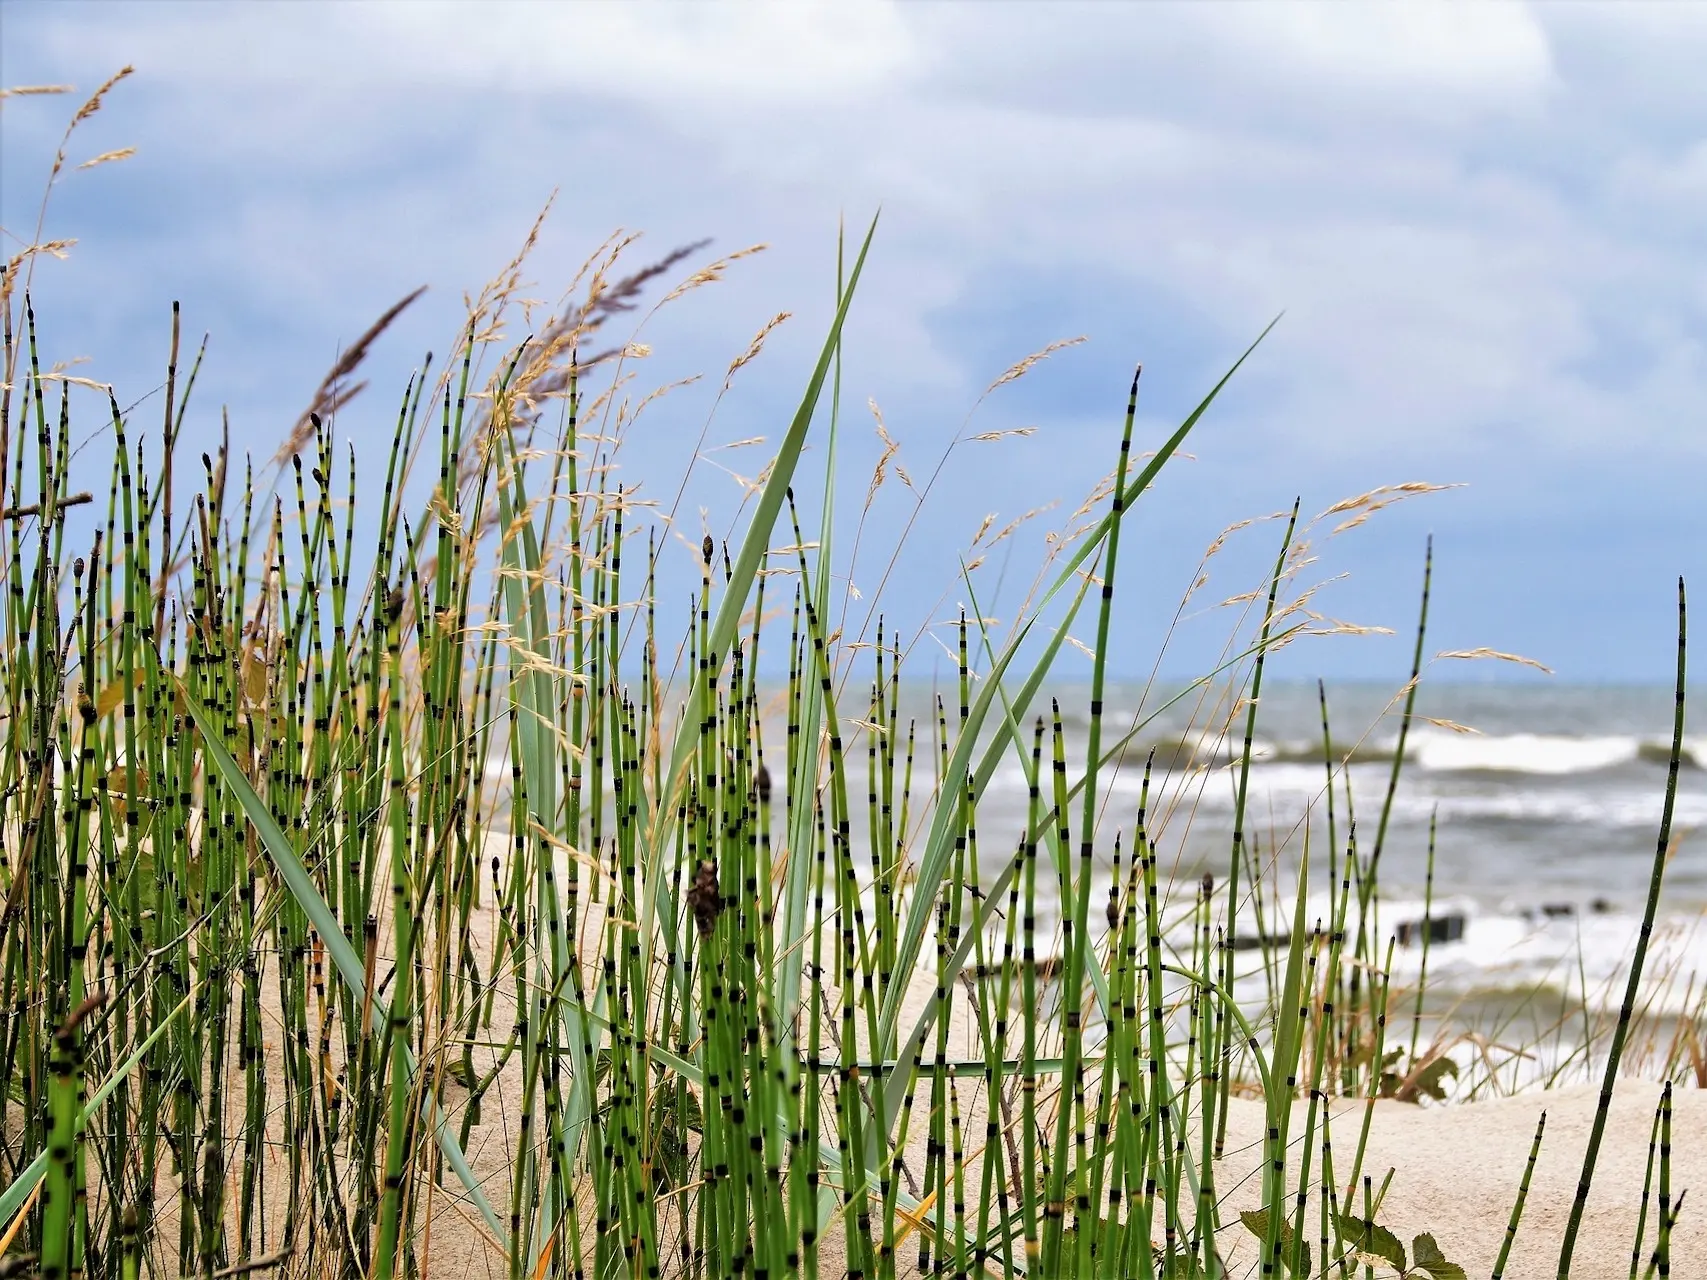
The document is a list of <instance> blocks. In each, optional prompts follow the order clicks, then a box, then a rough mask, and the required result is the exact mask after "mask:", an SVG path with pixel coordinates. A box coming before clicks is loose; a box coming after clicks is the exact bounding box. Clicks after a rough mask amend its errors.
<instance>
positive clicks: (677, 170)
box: [6, 3, 1707, 454]
mask: <svg viewBox="0 0 1707 1280" xmlns="http://www.w3.org/2000/svg"><path fill="white" fill-rule="evenodd" d="M1677 9H1678V7H1677V6H1663V7H1657V8H1655V7H1643V6H1613V7H1595V6H1562V7H1554V8H1546V7H1537V6H1523V5H1516V4H1477V5H1464V4H1454V3H1437V4H1404V5H1361V6H1354V5H1343V4H1332V5H1234V6H1204V5H1184V6H1162V5H1145V6H1109V5H1090V6H1081V5H1053V6H1042V5H1033V6H1020V5H1004V6H995V7H992V6H977V7H974V6H955V5H946V6H904V5H896V4H873V5H859V6H829V5H769V4H752V5H728V6H716V7H714V8H710V9H707V8H706V7H704V6H688V5H647V6H626V5H576V6H548V5H496V4H494V5H482V6H478V7H463V6H456V5H446V4H430V5H422V4H410V5H401V4H394V5H381V4H364V5H346V6H326V5H317V6H302V7H285V6H278V7H267V8H261V7H258V6H223V7H220V8H217V9H215V8H209V7H203V6H177V7H167V8H163V9H162V8H154V7H137V8H127V9H124V10H115V9H111V8H102V9H100V10H99V11H98V12H99V14H100V16H101V18H102V21H101V22H99V23H96V22H94V21H92V17H93V15H94V14H95V13H96V12H97V11H96V10H91V9H77V8H70V9H69V10H67V12H68V13H69V14H70V16H67V17H63V18H59V17H53V16H47V15H44V14H43V13H42V12H41V11H37V12H36V13H35V14H33V15H32V21H34V22H35V23H36V25H37V27H38V28H39V31H40V34H41V36H42V39H41V41H40V42H39V47H40V48H43V49H46V50H48V51H50V53H52V52H53V51H55V50H57V54H56V56H57V57H59V58H61V59H69V60H71V61H72V62H75V63H76V64H77V65H79V66H82V67H84V68H86V69H87V71H88V74H89V75H91V76H93V75H98V74H99V73H100V71H102V70H104V69H105V68H106V66H107V64H109V63H112V62H116V61H118V60H121V59H131V60H135V61H137V62H138V63H139V65H140V66H141V69H142V77H141V79H142V81H143V87H144V88H147V87H148V86H153V88H152V90H151V93H150V95H149V96H146V97H145V99H144V106H143V108H142V112H141V118H142V119H143V120H144V122H145V123H146V125H147V128H148V130H149V131H150V133H151V135H152V136H151V137H150V138H149V139H148V148H151V149H152V150H153V151H155V152H158V151H160V150H161V149H165V150H166V151H167V152H168V154H167V155H166V156H165V157H163V158H162V160H161V163H162V164H164V165H169V166H177V165H182V164H202V165H204V166H205V172H207V173H214V172H219V173H220V178H219V179H218V180H213V179H210V183H209V187H208V190H207V193H204V199H206V200H207V204H208V210H207V211H205V212H207V214H208V220H207V221H205V222H201V223H197V222H195V221H193V220H188V221H184V222H182V223H180V224H179V225H178V226H177V228H176V229H175V230H174V231H172V232H169V233H167V234H168V235H171V236H176V237H178V238H179V240H180V241H181V243H182V245H183V247H184V251H185V252H189V251H190V250H191V249H192V248H193V249H194V251H195V252H196V253H197V254H198V255H199V256H200V257H202V258H203V259H204V260H208V261H214V262H217V263H219V265H220V270H221V271H223V272H225V273H227V274H228V275H229V277H230V278H231V279H232V280H233V281H242V282H243V287H244V288H245V289H246V290H247V291H248V293H249V294H250V296H252V297H254V298H257V299H262V300H266V301H267V302H269V303H270V304H272V305H275V306H277V307H280V308H288V307H300V306H304V305H317V304H329V303H331V302H333V301H335V300H337V299H338V298H339V297H341V296H342V297H347V296H348V295H349V294H350V293H351V292H352V289H353V286H355V285H358V284H361V285H364V286H365V289H366V297H367V301H364V303H363V304H362V307H361V308H360V310H361V311H362V312H364V313H365V312H367V311H370V310H372V309H373V299H378V298H383V299H384V300H389V297H390V295H392V294H394V293H395V292H397V291H398V290H399V287H400V286H401V285H403V284H404V281H403V277H404V276H405V275H406V274H407V273H408V272H409V271H410V270H412V269H419V268H420V267H422V266H430V268H431V269H432V270H433V271H434V272H435V273H436V275H437V279H438V282H439V283H440V284H441V285H449V286H451V287H452V288H453V289H454V288H455V287H461V286H466V285H469V284H472V283H474V282H476V281H478V280H479V279H481V278H483V277H484V275H485V274H486V272H487V271H488V270H489V269H491V268H492V267H494V266H496V265H497V264H498V263H500V262H501V261H502V260H503V259H504V257H505V256H507V254H508V252H509V251H510V249H511V247H512V246H513V244H514V243H515V241H516V239H517V237H518V236H519V235H520V234H521V232H522V230H523V229H524V228H525V226H526V223H527V221H528V219H529V218H530V217H531V215H532V213H533V211H534V210H535V209H536V208H537V206H538V204H539V203H540V202H541V201H542V200H543V198H544V196H545V194H546V193H547V192H548V191H550V190H551V189H552V188H553V187H558V186H561V187H562V189H563V193H564V194H563V198H562V201H561V204H560V207H559V213H558V223H559V226H558V229H557V233H556V236H555V239H554V240H553V241H552V242H551V243H552V245H553V246H554V247H552V248H550V249H549V250H548V252H547V256H546V257H545V258H544V259H542V262H541V270H542V271H550V272H556V271H562V272H563V273H564V274H565V275H566V274H567V271H568V270H570V269H572V268H573V266H575V265H578V263H579V260H580V253H581V252H582V251H583V250H584V248H585V247H589V246H591V245H592V244H594V243H596V242H597V241H598V240H600V239H602V238H603V236H604V235H605V234H606V233H607V232H608V231H609V230H610V229H611V228H612V227H614V226H617V225H626V226H643V227H646V228H648V229H649V230H651V231H652V232H653V236H652V241H651V242H652V244H654V245H655V246H656V247H658V248H660V249H661V248H663V247H664V246H665V245H667V244H670V243H674V242H676V241H678V240H681V239H687V238H690V237H692V236H694V235H696V234H699V233H701V232H702V231H713V232H716V233H717V234H719V235H720V236H721V237H722V242H721V243H720V245H719V247H720V248H724V249H727V248H732V247H734V246H735V245H736V244H738V243H747V242H750V241H752V240H757V239H764V240H767V241H770V242H771V243H772V244H773V245H774V246H775V249H774V251H773V254H772V255H771V260H770V262H769V263H768V264H766V265H764V266H762V267H761V268H759V269H758V270H757V271H756V272H750V273H747V274H746V275H744V276H737V277H736V278H735V279H734V280H732V282H731V285H730V289H731V291H732V292H733V295H734V296H736V297H742V298H753V299H757V298H758V297H759V296H760V295H761V293H762V294H763V296H764V297H765V298H767V299H774V300H775V302H776V305H789V306H797V305H799V303H800V302H801V298H800V296H799V295H800V294H801V293H802V292H803V291H804V292H807V293H809V294H810V293H811V291H812V290H813V289H818V290H819V291H820V294H821V292H822V287H821V284H820V283H819V282H821V281H823V280H824V279H825V275H826V273H825V270H824V267H823V264H824V263H825V261H826V259H827V257H828V245H829V239H830V235H831V230H832V227H833V220H834V219H835V218H836V217H837V216H838V215H839V214H841V213H843V212H846V213H847V214H848V215H849V217H850V222H851V224H852V225H855V226H856V227H862V226H863V219H864V217H865V216H866V214H867V212H868V211H869V210H870V209H872V208H874V207H876V206H877V205H878V204H879V203H881V204H882V205H883V207H884V210H885V220H884V226H883V228H882V230H881V231H880V233H879V240H878V250H877V258H876V260H875V261H874V263H873V271H874V273H875V274H874V277H873V280H874V287H873V288H872V289H871V290H868V292H867V295H866V302H865V304H864V305H863V306H862V309H861V310H860V311H859V312H857V313H856V324H857V325H859V326H862V327H860V328H858V329H857V330H856V332H860V333H865V334H872V335H881V341H882V346H883V351H884V368H885V373H886V375H888V376H890V377H893V378H898V379H901V380H902V381H903V382H906V383H910V384H911V385H915V386H929V387H936V388H939V389H941V388H946V387H952V386H958V387H960V388H962V389H963V390H965V391H967V392H975V391H976V389H977V387H979V386H981V385H982V381H983V379H985V378H986V376H987V374H988V372H989V371H988V370H985V369H977V370H973V369H967V368H962V367H959V366H958V364H957V363H956V358H955V357H954V356H952V355H951V354H950V352H951V351H952V350H954V346H955V344H953V343H951V342H945V341H944V338H945V335H944V334H943V333H941V332H940V331H939V329H938V322H937V321H936V319H935V317H936V316H937V315H938V314H939V313H940V312H941V310H942V309H943V308H945V307H951V306H953V305H954V304H955V303H956V302H957V301H958V300H959V299H961V298H964V297H965V296H967V295H968V294H969V293H970V292H971V291H972V290H973V289H974V287H976V286H978V285H980V284H981V283H983V282H985V281H988V280H990V279H992V278H1000V277H1001V276H1002V274H1003V273H1004V272H1006V271H1008V270H1010V269H1012V268H1014V267H1020V268H1024V269H1025V270H1027V271H1028V272H1029V273H1030V278H1033V279H1038V278H1047V277H1048V276H1049V274H1050V273H1051V272H1052V271H1054V272H1063V273H1064V272H1069V271H1074V272H1078V273H1080V274H1081V275H1082V274H1084V273H1088V272H1096V273H1099V278H1100V279H1101V280H1103V281H1104V282H1105V283H1106V287H1107V290H1108V293H1109V295H1110V296H1111V297H1115V298H1131V299H1133V302H1132V303H1131V305H1132V307H1133V308H1135V309H1136V308H1139V307H1149V306H1153V305H1156V304H1155V301H1154V300H1156V299H1161V300H1162V301H1163V302H1164V303H1166V304H1168V305H1184V306H1189V307H1190V308H1192V309H1193V311H1194V312H1195V313H1196V314H1197V316H1198V317H1199V318H1201V319H1202V320H1203V321H1205V322H1207V324H1208V325H1209V326H1210V327H1211V329H1212V331H1213V332H1214V333H1215V334H1217V336H1218V337H1219V339H1220V340H1221V341H1222V342H1224V343H1225V346H1226V348H1227V349H1231V348H1233V347H1234V346H1235V345H1236V344H1240V343H1241V342H1242V340H1243V339H1246V338H1248V337H1249V336H1250V335H1252V334H1254V333H1255V332H1256V330H1257V329H1258V328H1259V327H1260V326H1261V325H1262V324H1263V323H1265V322H1266V321H1267V319H1268V318H1269V317H1270V316H1271V315H1272V314H1274V313H1275V312H1276V311H1278V310H1281V309H1283V308H1284V309H1286V310H1287V312H1288V318H1287V320H1286V321H1285V323H1284V324H1283V326H1282V328H1281V329H1280V331H1279V332H1278V333H1277V334H1276V338H1275V342H1274V344H1273V347H1272V349H1271V350H1272V351H1273V353H1274V356H1273V357H1272V358H1276V359H1279V360H1282V361H1283V362H1284V372H1283V373H1281V374H1279V375H1277V376H1278V379H1279V389H1278V391H1277V394H1276V397H1275V400H1274V403H1273V405H1272V408H1271V413H1272V420H1271V422H1270V424H1269V426H1270V429H1271V430H1273V431H1275V432H1277V433H1279V434H1280V435H1282V436H1284V437H1285V438H1288V439H1292V440H1294V441H1296V442H1298V443H1300V444H1303V445H1305V446H1307V447H1310V448H1313V449H1315V450H1318V451H1336V452H1338V451H1344V450H1346V449H1349V448H1359V449H1369V450H1376V451H1379V450H1382V449H1389V448H1400V447H1402V444H1403V442H1404V441H1408V440H1416V439H1421V438H1427V439H1428V440H1429V441H1430V442H1431V444H1432V445H1433V446H1434V447H1437V448H1438V447H1442V446H1444V445H1447V444H1450V442H1452V441H1453V440H1454V439H1457V440H1459V441H1460V442H1461V443H1462V444H1463V446H1464V447H1466V448H1474V449H1486V448H1489V447H1493V446H1496V445H1500V444H1501V442H1503V444H1504V446H1505V447H1509V448H1511V449H1514V450H1518V451H1522V450H1525V449H1530V448H1533V447H1534V446H1535V445H1536V444H1538V443H1545V444H1546V445H1547V446H1548V447H1550V448H1559V449H1567V450H1568V449H1572V448H1583V449H1589V450H1592V449H1593V448H1594V447H1595V445H1596V442H1597V441H1598V440H1599V439H1600V438H1602V437H1603V436H1604V434H1605V433H1606V432H1607V431H1608V430H1609V429H1611V428H1612V427H1614V426H1617V427H1618V428H1619V430H1620V431H1621V435H1622V438H1623V439H1624V440H1625V441H1626V442H1632V441H1635V440H1642V441H1644V442H1646V443H1647V444H1649V445H1651V446H1653V447H1656V448H1661V449H1671V450H1677V451H1681V452H1682V453H1684V454H1693V453H1695V451H1697V450H1698V449H1700V448H1701V445H1700V443H1699V441H1698V439H1697V433H1695V432H1694V431H1692V430H1689V429H1687V428H1686V427H1685V426H1684V424H1685V423H1686V421H1687V411H1688V410H1689V409H1690V407H1691V406H1692V405H1698V404H1699V403H1700V402H1701V399H1702V398H1703V396H1707V372H1704V371H1703V368H1702V362H1701V356H1700V351H1699V348H1698V344H1697V343H1696V341H1695V339H1694V337H1693V336H1692V335H1694V334H1698V333H1699V332H1700V323H1701V320H1702V318H1703V308H1704V305H1707V304H1704V300H1707V253H1704V251H1703V250H1704V244H1703V240H1702V232H1701V227H1702V226H1703V225H1704V223H1703V221H1702V216H1701V215H1702V214H1703V213H1707V176H1704V175H1707V161H1704V160H1703V159H1702V156H1703V154H1704V152H1703V148H1704V147H1707V141H1704V140H1702V138H1701V137H1700V134H1701V132H1702V130H1701V128H1700V126H1699V119H1700V117H1699V116H1698V115H1695V116H1692V115H1691V114H1690V113H1689V112H1688V111H1687V110H1684V109H1683V108H1685V107H1687V106H1688V105H1689V104H1690V103H1692V102H1693V101H1695V99H1694V98H1693V96H1692V95H1694V94H1695V93H1696V90H1695V89H1694V88H1693V87H1692V86H1691V85H1682V84H1675V83H1670V82H1669V80H1680V79H1683V78H1684V77H1681V76H1678V77H1669V78H1668V77H1666V76H1657V77H1654V76H1650V77H1649V78H1651V79H1654V80H1656V81H1657V83H1654V84H1652V85H1648V86H1645V87H1644V88H1643V89H1642V91H1641V92H1640V93H1636V92H1635V90H1634V89H1633V88H1632V85H1634V84H1635V82H1636V81H1637V80H1639V79H1641V78H1642V75H1641V73H1639V72H1636V71H1633V70H1632V67H1642V66H1648V67H1662V68H1664V67H1674V66H1676V65H1677V61H1678V59H1679V58H1680V57H1681V56H1682V54H1680V53H1679V52H1678V51H1679V50H1695V51H1707V23H1703V22H1702V21H1701V20H1699V19H1698V18H1696V17H1694V16H1692V15H1690V14H1680V13H1678V12H1677ZM119 14H123V15H125V16H124V17H116V16H115V15H119ZM16 56H17V55H16V54H15V53H14V54H12V55H10V57H12V58H15V57H16ZM50 60H51V59H50ZM1643 60H1646V61H1645V62H1644V61H1643ZM80 74H82V73H80ZM1687 78H1688V79H1690V80H1691V81H1692V82H1693V81H1695V80H1699V79H1700V77H1699V76H1694V77H1687ZM1632 103H1636V107H1639V108H1640V109H1639V111H1638V110H1637V109H1636V107H1633V106H1632V105H1631V104H1632ZM115 109H122V108H115ZM1632 111H1635V112H1636V114H1634V115H1631V114H1629V113H1630V112H1632ZM1668 113H1669V114H1668ZM1656 120H1658V121H1660V122H1661V123H1659V124H1653V123H1652V122H1653V121H1656ZM1692 122H1693V123H1692ZM191 123H193V127H190V125H191ZM6 127H7V128H8V129H11V128H12V125H11V124H10V123H9V122H8V124H7V126H6ZM1692 131H1693V135H1694V136H1691V134H1692ZM148 154H149V150H148V149H147V148H145V152H144V158H146V157H147V155H148ZM186 215H187V217H188V218H190V219H193V218H194V216H195V210H193V209H187V210H186ZM446 271H450V272H460V273H462V274H460V275H452V276H451V277H450V278H448V279H446V278H445V275H444V273H445V272H446ZM544 278H545V280H546V283H547V286H548V287H547V288H546V289H545V292H547V293H548V294H549V293H550V292H551V291H552V290H551V288H550V287H549V286H551V285H555V283H556V279H557V277H556V276H555V275H550V276H546V277H544ZM409 282H410V283H412V280H411V281H409ZM797 282H810V283H807V284H801V283H797ZM150 287H153V286H150ZM791 292H792V294H793V296H790V293H791ZM813 296H819V295H813ZM712 311H714V309H710V308H708V309H707V315H708V318H707V321H706V323H707V324H708V325H709V324H720V323H721V321H720V320H718V319H715V318H714V317H713V316H712V314H711V313H712ZM1613 318H1615V319H1616V323H1613ZM1055 336H1059V335H1056V334H1054V333H1048V334H1041V333H1040V334H1029V335H1026V338H1025V340H1027V341H1029V340H1031V339H1037V340H1043V339H1046V338H1049V337H1055ZM1107 336H1108V338H1109V339H1111V340H1113V339H1115V338H1116V336H1117V335H1112V334H1111V335H1107ZM1613 370H1616V375H1615V376H1614V373H1613V372H1612V371H1613Z"/></svg>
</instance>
